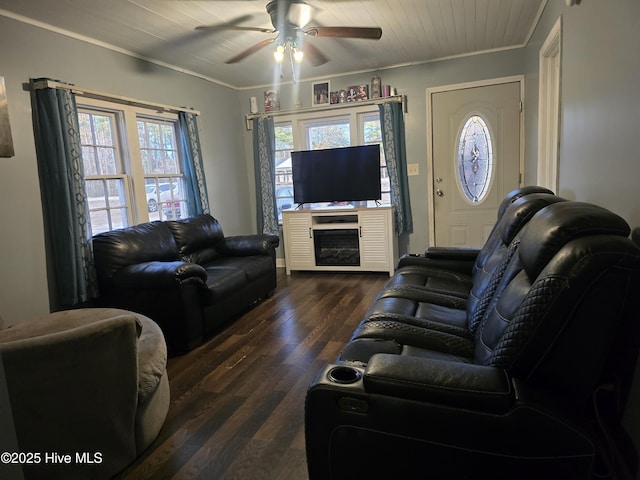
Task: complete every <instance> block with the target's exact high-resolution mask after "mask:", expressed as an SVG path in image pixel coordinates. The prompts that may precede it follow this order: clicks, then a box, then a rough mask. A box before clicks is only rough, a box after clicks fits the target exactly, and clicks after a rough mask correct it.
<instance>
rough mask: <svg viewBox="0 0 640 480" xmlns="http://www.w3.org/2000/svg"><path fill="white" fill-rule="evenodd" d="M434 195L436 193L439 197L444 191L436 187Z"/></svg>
mask: <svg viewBox="0 0 640 480" xmlns="http://www.w3.org/2000/svg"><path fill="white" fill-rule="evenodd" d="M436 195H438V196H439V197H444V192H443V191H442V190H440V189H439V188H437V189H436Z"/></svg>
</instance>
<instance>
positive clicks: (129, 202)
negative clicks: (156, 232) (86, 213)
mask: <svg viewBox="0 0 640 480" xmlns="http://www.w3.org/2000/svg"><path fill="white" fill-rule="evenodd" d="M76 104H77V109H78V113H81V112H84V111H87V112H90V113H96V114H108V115H113V116H114V118H115V122H114V123H115V127H114V133H115V135H116V136H117V138H116V139H115V142H116V143H117V144H118V150H119V154H120V157H121V167H122V170H123V172H122V173H121V174H119V175H107V176H103V175H99V176H87V175H85V176H84V178H83V181H86V180H96V179H101V178H116V177H120V178H124V196H125V200H126V201H125V206H124V208H125V209H126V225H125V226H129V225H136V224H140V223H146V222H149V221H150V218H149V211H148V206H147V196H146V181H145V180H147V179H149V178H154V177H155V178H158V177H162V178H164V177H179V178H181V179H184V171H183V169H182V168H183V167H182V165H183V160H184V151H183V146H182V142H180V131H179V122H178V114H177V113H173V112H166V111H164V112H163V111H158V110H154V109H152V108H145V107H143V106H140V105H127V104H122V103H119V102H115V101H107V100H101V99H97V98H91V97H82V98H78V99H77V100H76ZM139 119H142V120H145V121H148V120H151V121H153V120H158V121H159V122H163V123H171V124H173V127H174V134H175V144H176V154H177V169H178V173H167V174H145V173H144V167H143V162H142V153H141V150H140V142H139V138H138V127H137V125H138V120H139ZM182 185H183V187H184V182H182ZM183 196H184V195H183ZM172 202H173V200H172ZM176 202H177V200H176ZM180 202H181V205H182V206H183V208H184V211H185V212H186V203H185V199H184V198H182V199H180ZM160 218H162V216H161V217H160ZM123 223H124V222H123ZM95 233H96V232H91V231H89V232H88V235H89V236H91V235H93V234H95Z"/></svg>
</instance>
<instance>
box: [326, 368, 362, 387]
mask: <svg viewBox="0 0 640 480" xmlns="http://www.w3.org/2000/svg"><path fill="white" fill-rule="evenodd" d="M327 378H328V379H329V380H330V381H332V382H335V383H341V384H348V383H355V382H357V381H358V380H360V378H362V373H360V371H359V370H357V369H355V368H353V367H347V366H344V365H339V366H337V367H333V368H332V369H331V370H329V371H328V372H327Z"/></svg>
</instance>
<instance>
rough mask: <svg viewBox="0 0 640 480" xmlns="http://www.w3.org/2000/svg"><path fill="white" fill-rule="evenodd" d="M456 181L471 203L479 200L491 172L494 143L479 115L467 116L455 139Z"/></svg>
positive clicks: (489, 179)
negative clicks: (456, 151)
mask: <svg viewBox="0 0 640 480" xmlns="http://www.w3.org/2000/svg"><path fill="white" fill-rule="evenodd" d="M457 172H458V182H459V186H460V189H461V190H462V193H463V194H464V196H465V197H466V198H467V200H468V201H470V202H472V203H479V202H481V201H482V200H483V199H484V197H485V195H486V194H487V192H488V191H489V185H490V181H491V174H492V172H493V145H492V143H491V135H490V134H489V128H488V127H487V124H486V123H485V121H484V120H483V119H482V117H480V116H478V115H472V116H471V117H469V118H468V119H467V121H466V122H465V124H464V126H463V127H462V132H461V133H460V140H459V141H458V169H457Z"/></svg>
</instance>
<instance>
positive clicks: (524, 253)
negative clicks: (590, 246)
mask: <svg viewBox="0 0 640 480" xmlns="http://www.w3.org/2000/svg"><path fill="white" fill-rule="evenodd" d="M524 228H525V230H523V232H524V234H523V236H522V242H521V243H520V247H519V249H518V255H519V257H520V259H521V261H522V263H523V265H524V270H525V272H526V273H527V275H528V277H529V278H531V279H533V278H536V277H537V276H538V275H539V274H540V272H541V271H542V269H543V268H544V267H545V266H546V265H547V263H548V262H549V261H550V260H551V258H553V256H554V255H555V254H556V253H557V252H558V251H559V250H560V248H562V247H563V246H564V245H565V244H566V243H567V242H569V241H570V240H574V239H576V238H580V237H586V236H590V235H620V236H623V237H627V236H628V235H629V233H630V231H631V229H630V228H629V225H628V224H627V222H626V221H625V220H624V219H623V218H622V217H620V216H618V215H616V214H615V213H613V212H611V211H609V210H607V209H605V208H602V207H599V206H596V205H592V204H590V203H583V202H558V203H554V204H552V205H549V206H547V207H545V208H543V209H542V210H540V211H539V212H538V213H536V214H535V215H534V217H533V218H532V219H531V221H529V223H528V224H527V225H526V226H525V227H524Z"/></svg>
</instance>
